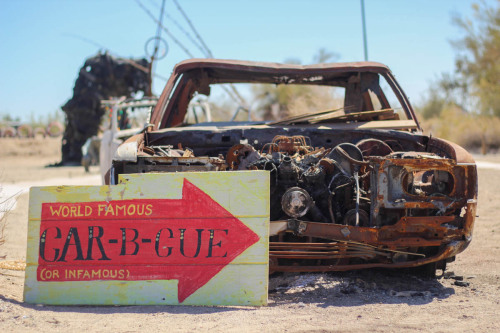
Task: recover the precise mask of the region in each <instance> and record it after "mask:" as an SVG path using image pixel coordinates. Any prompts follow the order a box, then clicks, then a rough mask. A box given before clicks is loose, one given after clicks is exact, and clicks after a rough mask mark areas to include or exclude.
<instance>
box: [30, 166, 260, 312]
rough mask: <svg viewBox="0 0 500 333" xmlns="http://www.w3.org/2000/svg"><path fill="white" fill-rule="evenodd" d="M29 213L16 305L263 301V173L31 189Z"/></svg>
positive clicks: (130, 178)
mask: <svg viewBox="0 0 500 333" xmlns="http://www.w3.org/2000/svg"><path fill="white" fill-rule="evenodd" d="M29 209H30V210H29V222H28V223H29V224H28V249H27V257H26V263H27V267H26V280H25V287H24V300H25V301H26V302H29V303H42V304H105V305H111V304H120V305H131V304H183V305H266V304H267V289H268V260H269V253H268V249H269V240H268V239H269V174H268V173H267V172H264V171H238V172H186V173H182V172H180V173H165V174H137V175H136V174H134V175H122V176H121V177H120V184H118V185H112V186H60V187H34V188H32V189H31V191H30V208H29Z"/></svg>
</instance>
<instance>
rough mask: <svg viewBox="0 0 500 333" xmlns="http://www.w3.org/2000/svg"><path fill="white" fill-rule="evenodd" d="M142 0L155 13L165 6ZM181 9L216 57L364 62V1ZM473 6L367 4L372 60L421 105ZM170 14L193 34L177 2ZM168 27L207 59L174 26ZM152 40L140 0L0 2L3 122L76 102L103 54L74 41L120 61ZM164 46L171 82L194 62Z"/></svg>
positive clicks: (454, 1)
mask: <svg viewBox="0 0 500 333" xmlns="http://www.w3.org/2000/svg"><path fill="white" fill-rule="evenodd" d="M140 1H141V3H143V4H144V5H145V6H146V7H148V8H150V9H151V10H152V11H154V12H155V14H156V15H158V13H159V9H158V8H159V7H160V5H161V0H140ZM178 1H179V3H180V4H181V6H182V7H183V9H184V11H185V12H186V13H187V14H188V16H189V17H190V19H191V20H192V22H193V23H194V25H195V26H196V28H197V30H198V31H199V33H200V35H201V36H202V37H203V38H204V40H205V42H206V43H207V45H208V46H209V47H210V48H211V50H212V52H213V53H214V55H215V57H218V58H226V59H241V60H258V61H271V62H283V61H284V60H286V59H288V58H296V59H300V60H301V61H302V63H311V62H312V58H313V56H314V55H315V54H316V53H317V51H318V49H320V48H326V49H327V50H329V51H333V52H336V53H338V54H339V55H340V58H339V61H359V60H363V40H362V28H361V6H360V1H359V0H330V1H326V0H325V1H319V0H316V1H313V0H310V1H294V0H288V1H271V0H268V1H264V0H252V1H236V0H232V1H231V0H212V1H207V0H205V1H202V0H178ZM473 2H474V1H470V0H420V1H410V0H385V1H384V0H365V10H366V24H367V31H368V53H369V60H372V61H379V62H382V63H385V64H387V65H388V66H389V67H390V68H391V69H392V71H393V73H394V74H395V75H396V77H397V79H398V81H399V83H400V84H401V85H402V87H403V89H404V90H405V91H406V92H407V94H408V95H409V97H410V100H411V101H412V102H413V103H414V104H416V103H418V102H419V101H420V100H421V99H422V96H423V94H424V93H425V91H426V89H427V87H428V85H429V82H430V81H432V80H433V79H435V78H436V77H437V76H438V75H439V73H441V72H450V71H452V70H453V66H454V57H455V52H454V50H453V48H452V46H451V45H450V43H449V42H450V41H451V40H456V39H458V38H460V36H461V31H460V30H459V29H458V28H457V27H456V26H454V25H453V24H452V19H451V17H452V15H453V14H458V15H461V16H464V17H472V10H471V4H472V3H473ZM495 2H496V1H495V0H490V1H487V3H489V4H494V3H495ZM165 7H166V8H165V9H166V12H167V13H168V14H169V15H170V16H172V17H173V18H175V20H177V21H178V22H179V23H181V24H182V25H183V26H184V27H185V29H188V25H187V24H186V22H185V21H184V20H183V17H182V16H181V14H180V13H179V12H178V11H177V8H176V7H175V4H174V3H173V1H172V0H166V5H165ZM164 24H165V26H167V27H168V28H169V29H170V30H171V32H172V33H173V34H174V35H175V36H176V37H177V38H178V39H179V40H180V41H181V42H182V43H183V44H185V45H186V46H187V47H188V48H189V49H190V51H191V52H192V53H193V54H194V55H195V56H197V57H203V55H202V54H201V52H200V51H199V50H198V49H197V48H196V47H195V46H194V45H193V44H192V43H191V42H190V41H189V40H188V39H187V37H185V35H183V33H182V32H181V31H180V30H179V29H177V28H176V27H175V25H174V23H173V22H172V21H170V20H168V19H165V20H164ZM155 33H156V24H155V22H153V21H152V20H151V19H150V18H149V17H148V16H147V15H146V14H145V13H144V12H143V11H142V9H141V8H140V7H139V6H138V5H137V3H136V1H135V0H86V1H83V0H81V1H77V0H43V1H40V0H38V1H37V0H17V1H12V0H0V50H1V52H0V64H1V66H0V115H3V114H7V113H8V114H11V115H12V116H14V117H17V116H19V117H20V118H21V119H22V120H29V119H30V117H31V115H34V116H35V118H38V117H40V116H42V115H45V114H47V113H53V112H54V111H55V110H57V109H59V108H60V107H61V105H63V104H64V103H65V102H66V101H67V100H68V99H69V98H71V96H72V89H73V85H74V81H75V79H76V77H77V74H78V71H79V69H80V67H81V66H82V65H83V63H84V61H85V58H87V57H90V56H93V55H95V54H96V53H97V52H98V51H99V47H97V46H96V45H93V44H91V43H88V42H85V41H83V40H81V39H79V38H76V37H74V35H77V36H81V37H84V38H86V39H89V40H92V41H94V42H95V43H98V44H100V45H103V46H105V47H106V48H107V49H109V50H110V51H111V52H112V53H113V54H115V55H120V56H124V57H142V56H144V53H145V52H144V44H145V42H146V40H147V39H148V38H150V37H152V36H154V34H155ZM163 36H165V35H164V34H163ZM165 39H166V40H167V42H168V44H169V52H168V54H167V56H166V57H165V58H164V59H163V60H161V61H159V62H158V63H157V66H156V72H157V73H158V74H160V75H162V76H166V77H168V76H169V75H170V73H171V71H172V68H173V66H174V65H175V64H176V63H177V62H179V61H181V60H184V59H186V58H188V56H187V55H186V54H185V53H184V52H183V51H182V50H181V49H180V48H179V47H178V46H177V45H175V43H174V42H173V41H172V40H171V39H170V38H169V37H167V36H165ZM164 84H165V82H164V81H163V80H161V79H155V80H154V92H155V93H156V94H160V93H161V90H162V88H163V85H164Z"/></svg>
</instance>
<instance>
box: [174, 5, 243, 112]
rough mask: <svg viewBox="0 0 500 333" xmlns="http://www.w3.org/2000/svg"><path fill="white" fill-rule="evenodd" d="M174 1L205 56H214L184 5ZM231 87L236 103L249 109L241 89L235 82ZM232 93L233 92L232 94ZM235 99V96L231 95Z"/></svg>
mask: <svg viewBox="0 0 500 333" xmlns="http://www.w3.org/2000/svg"><path fill="white" fill-rule="evenodd" d="M173 1H174V3H175V6H176V7H177V10H179V12H180V13H181V14H182V16H183V17H184V19H185V20H186V22H187V23H188V25H189V27H190V28H191V30H193V32H194V35H195V36H196V38H197V39H198V40H199V41H200V43H201V45H202V46H203V48H204V49H205V51H206V52H202V53H204V54H205V56H207V55H208V57H210V58H213V57H214V55H213V53H212V51H211V50H210V49H209V48H208V46H207V44H206V43H205V41H204V40H203V38H201V36H200V34H199V33H198V31H197V30H196V28H195V27H194V25H193V23H192V22H191V20H190V19H189V17H188V16H187V14H186V12H184V10H183V9H182V7H181V6H180V5H179V3H178V2H177V0H173ZM223 88H224V91H226V92H227V93H228V94H230V93H229V91H228V89H227V88H225V87H224V86H223ZM229 88H230V89H231V91H232V93H233V94H234V95H235V96H236V98H237V99H238V100H235V102H236V103H239V104H241V105H244V106H246V108H247V109H249V107H248V104H247V102H246V101H245V99H244V98H243V96H241V94H240V93H239V91H238V90H237V89H236V87H235V86H234V85H233V84H231V83H230V84H229ZM230 95H231V94H230ZM231 97H232V98H233V99H234V97H233V96H231ZM249 116H250V113H249Z"/></svg>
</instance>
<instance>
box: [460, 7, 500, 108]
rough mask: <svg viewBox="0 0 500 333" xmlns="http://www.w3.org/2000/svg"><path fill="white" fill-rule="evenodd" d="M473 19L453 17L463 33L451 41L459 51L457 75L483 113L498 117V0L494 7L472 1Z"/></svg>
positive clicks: (499, 27) (499, 101) (499, 90)
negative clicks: (459, 37)
mask: <svg viewBox="0 0 500 333" xmlns="http://www.w3.org/2000/svg"><path fill="white" fill-rule="evenodd" d="M473 10H474V15H473V17H474V20H471V19H463V18H460V17H455V18H454V23H455V24H456V25H457V26H458V27H460V28H461V30H462V31H463V32H464V34H465V35H464V37H463V38H462V39H460V40H457V41H455V42H454V43H453V45H454V46H455V48H456V50H457V51H458V54H457V57H456V61H455V65H456V75H457V76H456V77H455V78H454V80H452V82H455V83H456V82H461V84H463V87H465V88H466V89H467V90H468V93H469V94H470V95H471V97H473V98H474V100H475V101H476V103H475V104H477V107H478V111H480V112H481V113H482V114H483V115H495V116H498V117H500V62H499V59H500V0H497V6H496V7H489V6H488V5H487V4H486V3H485V2H483V1H482V2H480V3H476V4H473Z"/></svg>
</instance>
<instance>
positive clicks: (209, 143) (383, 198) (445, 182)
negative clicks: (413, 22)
mask: <svg viewBox="0 0 500 333" xmlns="http://www.w3.org/2000/svg"><path fill="white" fill-rule="evenodd" d="M381 78H383V79H384V80H385V81H386V82H387V85H388V87H385V91H384V89H382V87H381V84H380V83H379V80H380V79H381ZM224 83H259V84H276V85H280V84H285V85H288V84H300V85H316V86H321V87H324V86H331V87H341V88H343V89H345V95H344V106H343V107H342V108H340V109H335V110H327V111H321V112H316V113H312V114H311V113H308V114H302V115H295V116H291V117H287V118H285V119H278V120H277V121H274V122H269V121H260V122H259V121H246V122H235V121H230V122H229V121H227V122H207V123H197V124H192V125H188V124H186V123H185V117H186V113H187V112H188V111H187V110H188V105H189V102H190V101H191V100H192V99H193V97H194V96H197V94H209V93H210V88H211V86H213V85H217V84H224ZM388 90H390V91H391V93H392V94H393V96H395V98H396V101H397V103H398V104H399V105H400V108H401V109H400V110H396V108H395V107H394V106H393V105H391V104H394V101H393V100H391V101H389V98H388V97H387V95H386V94H387V91H388ZM150 123H151V125H150V127H149V129H148V131H146V132H144V133H142V134H139V135H136V136H134V137H131V138H130V139H129V140H128V141H127V142H125V143H124V144H123V145H122V146H120V147H119V148H118V151H117V155H116V156H115V159H114V161H113V165H112V167H111V169H110V173H109V176H110V178H109V180H108V181H109V182H110V183H112V184H114V183H117V182H118V179H119V177H120V175H122V174H134V173H151V172H154V173H159V172H178V171H186V172H189V171H220V172H224V171H227V170H240V171H243V170H266V171H268V173H269V176H270V181H271V188H270V193H269V197H270V219H271V223H270V225H271V226H270V235H271V238H270V249H269V255H270V271H295V272H300V271H308V272H311V271H342V270H350V269H361V268H370V267H416V266H421V267H422V268H423V269H424V270H425V271H427V272H428V273H429V274H431V275H432V274H435V271H436V269H443V270H444V269H445V266H446V263H447V262H450V261H452V260H454V258H455V255H456V254H458V253H460V252H462V251H463V250H464V249H465V248H466V247H467V246H468V244H469V243H470V241H471V237H472V229H473V224H474V218H475V215H476V204H477V201H476V199H477V173H476V165H475V162H474V160H473V159H472V157H471V156H470V155H469V154H468V153H467V152H466V151H465V150H464V149H463V148H461V147H459V146H458V145H456V144H454V143H451V142H448V141H446V140H442V139H438V138H434V137H430V136H426V135H423V134H422V130H421V127H420V125H419V122H418V119H417V118H416V115H415V113H414V111H413V109H412V107H411V105H410V103H409V100H408V99H407V97H406V96H405V94H404V93H403V91H402V90H401V87H400V86H399V84H398V83H397V82H396V80H395V78H394V76H393V75H392V73H391V72H390V70H389V69H388V68H387V67H386V66H384V65H382V64H378V63H374V62H358V63H335V64H318V65H310V66H299V65H288V64H287V65H281V64H269V63H256V62H244V61H229V60H215V59H206V60H196V59H194V60H188V61H184V62H182V63H180V64H179V65H177V66H176V67H175V69H174V72H173V74H172V76H171V78H170V80H169V81H168V83H167V85H166V87H165V90H164V92H163V94H162V95H161V97H160V100H159V102H158V104H157V106H156V108H155V109H154V111H153V113H152V116H151V119H150ZM158 186H159V187H161V186H162V185H161V184H158ZM248 186H252V184H248Z"/></svg>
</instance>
